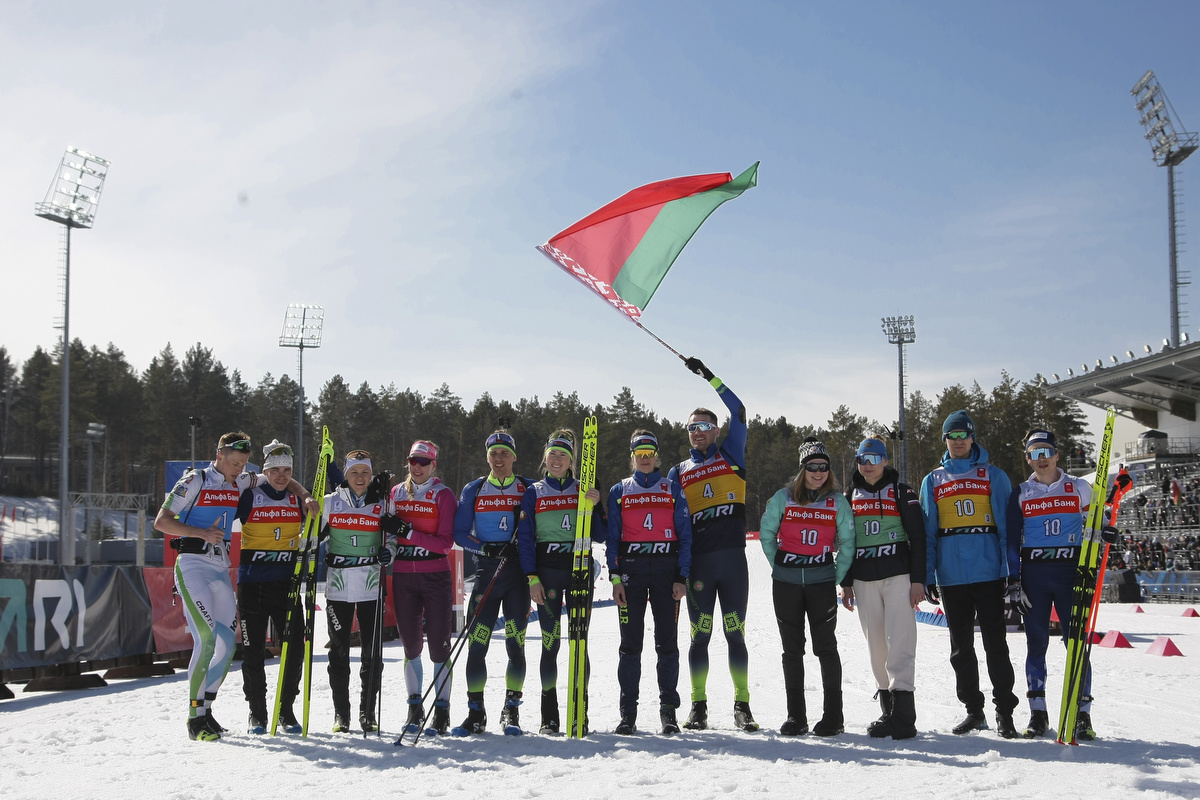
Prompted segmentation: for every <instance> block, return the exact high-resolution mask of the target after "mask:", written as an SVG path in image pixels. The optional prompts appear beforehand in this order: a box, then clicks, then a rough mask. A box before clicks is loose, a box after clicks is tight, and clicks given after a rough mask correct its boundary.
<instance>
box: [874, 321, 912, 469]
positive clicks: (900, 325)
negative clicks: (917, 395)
mask: <svg viewBox="0 0 1200 800" xmlns="http://www.w3.org/2000/svg"><path fill="white" fill-rule="evenodd" d="M882 321H883V332H884V333H886V334H887V338H888V343H889V344H894V345H896V346H897V347H898V348H899V351H900V417H899V420H898V421H897V423H896V439H897V442H896V461H897V462H899V463H898V464H897V465H896V471H897V472H899V473H900V481H901V482H902V483H903V482H904V478H905V474H906V473H907V472H908V469H907V466H908V465H907V463H906V462H907V458H906V451H905V447H904V345H906V344H912V343H913V342H915V341H916V340H917V326H916V322H915V318H914V317H913V316H912V315H911V314H910V315H909V316H907V317H884V318H883V320H882Z"/></svg>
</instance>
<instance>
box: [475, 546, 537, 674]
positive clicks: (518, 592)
mask: <svg viewBox="0 0 1200 800" xmlns="http://www.w3.org/2000/svg"><path fill="white" fill-rule="evenodd" d="M478 564H479V570H478V571H477V572H476V573H475V585H474V587H473V588H472V589H471V599H470V601H469V602H468V604H467V619H468V620H470V619H471V616H472V615H473V614H476V612H478V616H477V617H476V618H475V623H474V624H473V625H472V626H471V630H470V631H469V632H468V636H470V637H471V638H470V641H469V642H468V644H467V692H482V691H483V687H484V686H485V685H486V684H487V651H488V645H489V644H491V640H492V628H493V627H494V626H495V624H496V619H497V617H499V615H500V609H501V608H503V609H504V647H505V649H506V650H507V651H508V670H507V671H506V673H505V687H506V688H508V689H512V690H513V691H516V692H519V691H521V690H522V688H524V686H525V629H526V627H527V626H528V625H529V580H528V579H527V578H526V577H525V575H524V574H523V573H522V572H521V564H520V562H519V561H517V559H515V558H510V559H508V560H507V561H506V562H505V564H504V569H502V570H501V571H500V575H499V576H498V577H497V578H496V583H495V584H494V585H493V586H492V589H491V591H490V592H488V595H487V597H486V598H484V597H483V592H484V590H486V589H487V586H488V583H489V582H490V581H491V580H492V576H493V575H495V574H496V567H497V566H499V564H500V562H499V561H498V560H496V559H494V558H482V557H480V558H479V559H478Z"/></svg>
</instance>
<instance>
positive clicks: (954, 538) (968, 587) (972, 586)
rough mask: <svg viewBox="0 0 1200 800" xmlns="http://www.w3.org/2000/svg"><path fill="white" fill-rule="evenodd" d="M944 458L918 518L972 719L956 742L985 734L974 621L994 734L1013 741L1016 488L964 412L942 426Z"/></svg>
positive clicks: (929, 479) (928, 479) (924, 489)
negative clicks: (1008, 582)
mask: <svg viewBox="0 0 1200 800" xmlns="http://www.w3.org/2000/svg"><path fill="white" fill-rule="evenodd" d="M942 438H943V440H944V441H945V442H946V454H945V455H944V456H942V465H941V466H940V467H938V468H937V469H935V470H934V471H933V472H931V473H929V474H928V475H926V476H925V480H923V481H922V482H921V510H922V512H923V513H924V515H925V537H926V541H925V546H926V569H927V570H930V572H929V578H928V579H929V580H930V584H929V587H928V592H929V599H930V600H931V601H932V602H936V601H937V600H938V597H939V592H940V597H941V600H942V602H943V603H944V607H945V610H946V625H947V627H948V628H949V629H950V665H951V666H952V667H954V675H955V680H956V684H957V687H956V688H957V693H958V699H959V700H960V701H961V702H962V703H963V705H965V706H966V707H967V716H966V718H965V719H964V720H963V721H962V722H960V723H959V724H958V725H956V726H954V729H953V730H954V733H955V734H960V735H961V734H964V733H970V732H971V731H974V730H980V729H983V728H986V727H987V718H986V717H985V716H984V714H983V704H984V696H983V692H981V691H980V690H979V662H978V661H977V659H976V657H975V619H976V614H978V617H979V635H980V638H981V639H983V649H984V651H985V652H986V653H987V668H988V677H989V678H991V681H992V702H993V703H994V704H995V706H996V732H997V733H999V734H1000V736H1002V737H1004V738H1005V739H1012V738H1015V737H1016V735H1017V730H1016V727H1015V726H1014V725H1013V719H1012V714H1013V710H1014V709H1016V707H1017V697H1016V695H1014V694H1013V691H1012V690H1013V682H1014V677H1013V668H1012V662H1011V661H1010V660H1009V657H1008V641H1007V640H1006V639H1005V622H1004V595H1005V585H1004V579H1005V577H1007V575H1008V564H1007V563H1006V560H1005V549H1006V540H1005V534H1006V527H1005V519H1004V516H1005V511H1006V509H1007V506H1008V496H1009V494H1010V493H1011V492H1012V484H1011V483H1010V482H1009V480H1008V476H1007V475H1005V474H1004V470H1002V469H999V468H997V467H994V466H992V465H991V464H989V463H988V461H987V452H986V451H985V450H984V449H983V448H981V447H980V446H979V445H978V444H976V443H975V423H974V422H972V421H971V417H970V416H969V415H968V414H967V412H966V411H955V412H954V413H953V414H951V415H950V416H948V417H947V418H946V421H945V422H944V423H942Z"/></svg>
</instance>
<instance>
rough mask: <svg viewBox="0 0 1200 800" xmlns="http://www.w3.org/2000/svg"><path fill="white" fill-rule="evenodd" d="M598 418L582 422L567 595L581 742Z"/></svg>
mask: <svg viewBox="0 0 1200 800" xmlns="http://www.w3.org/2000/svg"><path fill="white" fill-rule="evenodd" d="M596 430H597V425H596V418H595V417H588V418H587V419H585V420H584V421H583V447H582V448H581V451H580V452H581V458H580V463H579V508H578V512H577V513H578V517H577V520H578V524H577V525H576V526H575V546H574V549H573V554H574V555H573V558H572V561H571V589H570V593H569V594H568V595H567V652H568V655H567V736H568V738H573V739H582V738H583V736H584V734H585V733H586V728H587V632H588V625H589V623H590V622H591V616H592V504H591V502H589V501H588V500H587V498H586V495H587V493H588V492H589V491H591V490H592V488H593V487H594V486H595V485H596Z"/></svg>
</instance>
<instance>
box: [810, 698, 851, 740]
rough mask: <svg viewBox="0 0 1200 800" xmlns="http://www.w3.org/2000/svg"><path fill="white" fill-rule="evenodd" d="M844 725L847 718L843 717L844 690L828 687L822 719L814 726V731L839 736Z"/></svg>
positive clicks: (823, 734) (818, 734) (819, 733)
mask: <svg viewBox="0 0 1200 800" xmlns="http://www.w3.org/2000/svg"><path fill="white" fill-rule="evenodd" d="M844 726H845V719H844V718H843V717H842V690H841V689H826V690H825V710H824V713H823V714H822V715H821V721H820V722H818V723H817V724H816V725H814V726H813V731H812V732H813V733H814V734H816V735H817V736H837V735H838V734H839V733H841V732H842V730H843V728H844Z"/></svg>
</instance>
